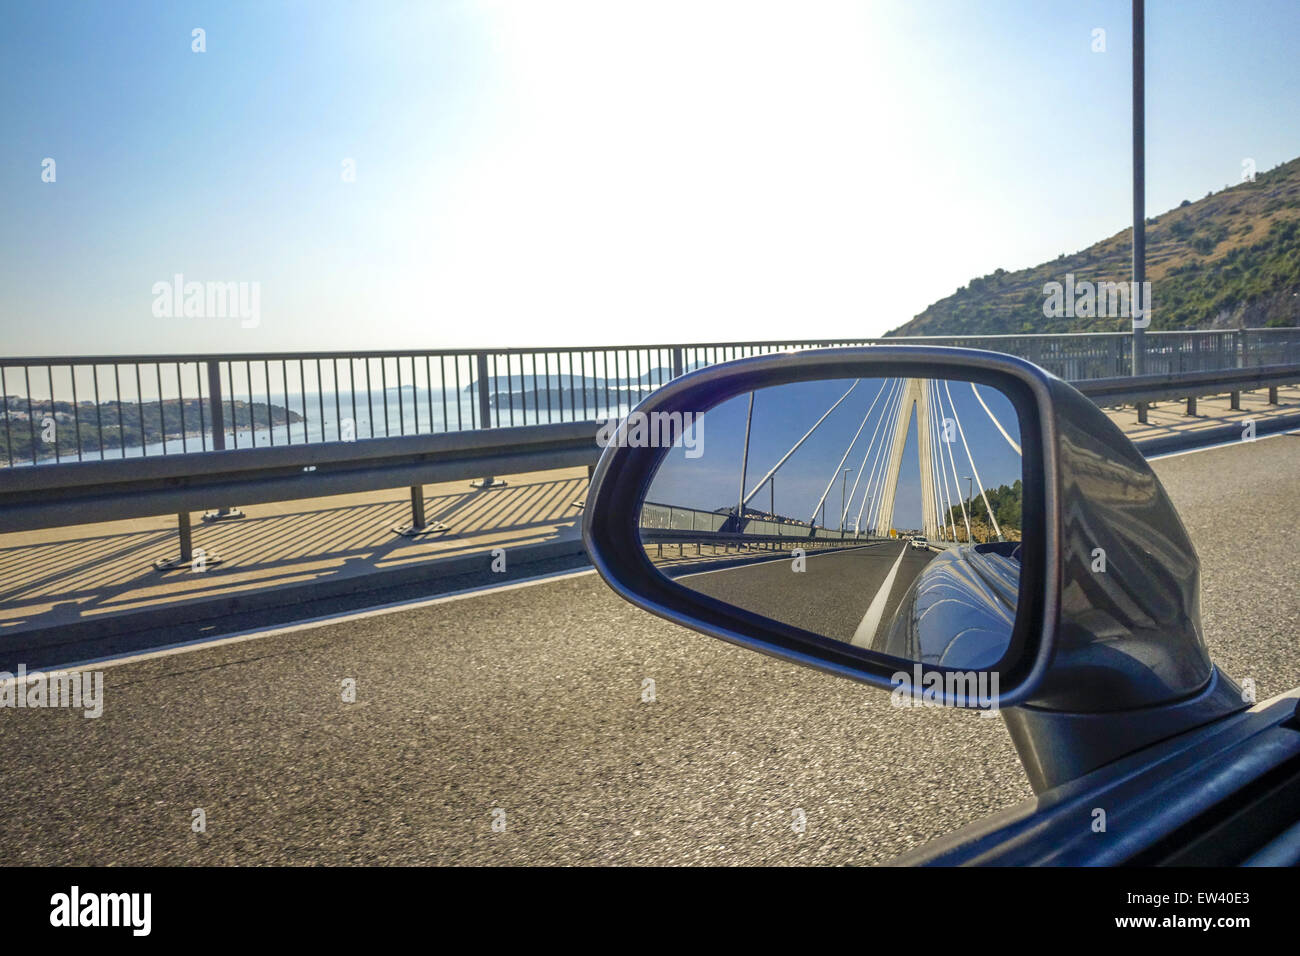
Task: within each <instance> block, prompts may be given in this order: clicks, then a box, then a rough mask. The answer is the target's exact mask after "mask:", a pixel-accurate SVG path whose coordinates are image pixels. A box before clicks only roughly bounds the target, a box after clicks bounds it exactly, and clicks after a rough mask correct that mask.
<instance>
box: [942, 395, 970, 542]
mask: <svg viewBox="0 0 1300 956" xmlns="http://www.w3.org/2000/svg"><path fill="white" fill-rule="evenodd" d="M934 391H935V394H936V395H939V387H938V385H936V386H935V390H934ZM948 398H949V400H950V401H951V399H952V395H949V396H948ZM939 408H940V409H942V408H943V396H942V395H939ZM954 412H955V410H954ZM943 417H944V421H945V423H946V422H947V418H948V416H947V414H946V413H945V414H944V416H943ZM943 444H944V445H946V446H947V448H948V467H950V468H951V469H952V483H953V484H954V485H956V486H957V500H958V501H959V502H960V503H961V516H962V520H963V521H965V522H966V543H967V544H973V543H974V541H975V536H974V535H973V534H971V529H970V513H969V512H968V511H967V510H966V500H965V499H964V498H962V496H961V479H960V478H958V477H957V463H956V462H955V461H954V460H953V457H952V442H951V441H949V440H948V439H947V438H945V439H944V441H943Z"/></svg>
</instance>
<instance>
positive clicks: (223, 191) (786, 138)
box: [0, 0, 1300, 355]
mask: <svg viewBox="0 0 1300 956" xmlns="http://www.w3.org/2000/svg"><path fill="white" fill-rule="evenodd" d="M195 28H202V29H203V30H204V31H205V42H206V52H203V53H196V52H193V51H192V49H191V46H192V42H193V40H192V30H193V29H195ZM1095 28H1102V29H1104V30H1105V31H1106V34H1105V45H1106V49H1105V52H1093V50H1092V46H1093V43H1094V40H1093V30H1094V29H1095ZM1297 37H1300V3H1296V2H1295V0H1276V2H1265V0H1251V2H1248V3H1244V2H1243V3H1235V2H1234V3H1229V2H1222V3H1211V2H1187V0H1179V2H1161V0H1152V2H1149V3H1148V10H1147V83H1148V180H1147V181H1148V211H1149V212H1150V213H1152V214H1154V213H1156V212H1159V211H1161V210H1164V209H1166V208H1168V207H1171V206H1174V205H1176V204H1177V203H1178V202H1180V201H1181V200H1183V199H1185V198H1193V199H1195V198H1199V197H1201V196H1203V195H1205V193H1206V192H1207V191H1208V190H1210V189H1221V188H1223V186H1224V185H1226V184H1228V183H1235V182H1237V181H1238V180H1239V179H1240V176H1241V163H1242V160H1243V159H1245V158H1250V159H1253V160H1254V161H1255V163H1256V165H1257V167H1258V168H1259V169H1260V170H1264V169H1268V168H1271V167H1272V166H1274V165H1276V164H1277V163H1279V162H1281V161H1284V160H1286V159H1290V158H1292V157H1294V156H1296V155H1297V154H1300V110H1297V108H1296V104H1297V103H1300V79H1298V73H1300V70H1298V68H1297V57H1296V55H1295V43H1296V38H1297ZM1129 56H1130V47H1129V6H1128V3H1127V2H1074V3H1056V2H1050V3H1049V2H1038V3H1028V2H980V3H972V2H960V0H912V2H896V3H884V2H882V3H865V2H856V3H855V2H816V0H803V2H799V3H794V2H785V3H765V2H761V0H744V2H710V0H691V2H674V0H653V2H644V3H643V2H632V0H591V2H571V0H517V2H486V0H485V2H469V0H447V2H434V0H430V2H425V3H397V2H387V0H368V2H364V3H356V2H349V3H341V2H325V0H311V2H300V3H283V2H258V3H229V2H220V3H211V4H202V3H180V2H170V0H169V2H157V3H147V2H129V3H128V2H114V3H92V2H87V0H75V2H67V3H58V2H49V3H39V4H19V3H6V4H4V6H3V10H2V11H0V80H2V81H3V89H4V103H5V107H4V109H5V120H4V136H3V140H2V141H0V176H2V177H3V189H2V190H0V220H2V221H3V223H4V229H3V234H2V235H3V238H2V239H0V243H2V246H0V331H2V332H3V336H2V338H0V347H2V348H3V352H4V353H5V354H8V355H14V354H25V355H42V354H70V353H71V354H87V353H103V352H107V353H129V352H193V351H205V350H213V351H215V350H223V351H240V352H247V351H261V350H278V349H308V348H311V349H358V348H387V347H393V348H436V347H456V346H474V345H514V346H527V345H582V344H598V343H605V344H625V343H633V342H638V343H640V342H669V341H719V340H749V339H779V338H791V337H793V338H807V337H815V336H822V335H826V336H832V335H837V336H864V335H874V334H879V333H882V332H884V331H886V330H888V329H890V328H893V327H895V326H897V325H899V324H901V323H903V322H905V321H907V320H908V319H909V318H911V317H912V316H913V315H915V314H916V313H917V312H919V311H920V310H922V309H923V308H924V307H925V306H927V305H928V304H929V303H931V302H932V301H934V300H935V299H938V298H940V297H942V296H944V295H947V294H950V293H951V292H952V291H953V290H954V289H956V288H957V287H958V286H961V285H964V284H965V283H966V281H967V280H968V279H970V278H971V277H972V276H976V275H982V274H985V273H988V272H990V271H992V270H993V269H994V268H996V267H999V266H1001V267H1004V268H1008V269H1013V268H1018V267H1022V266H1027V265H1032V264H1035V263H1037V262H1040V261H1042V260H1045V259H1049V258H1053V257H1055V256H1056V255H1058V254H1059V253H1061V252H1072V251H1075V250H1077V249H1080V248H1082V247H1084V246H1087V245H1089V244H1091V243H1092V242H1094V241H1095V240H1097V239H1100V238H1102V237H1105V236H1108V235H1111V234H1113V233H1115V232H1117V231H1119V230H1120V229H1122V228H1123V227H1124V226H1125V225H1126V223H1127V220H1128V218H1129V204H1130V193H1129V145H1130V144H1129V80H1130V75H1129V66H1130V62H1129ZM46 158H50V159H53V160H54V161H55V164H56V165H55V171H56V178H55V181H54V182H44V181H42V169H43V165H42V164H43V160H45V159H46ZM345 160H352V161H353V162H354V168H355V182H345V181H344V178H343V175H342V172H343V165H344V161H345ZM178 273H179V274H182V275H184V277H185V279H186V281H200V282H207V281H236V282H248V283H254V282H255V283H258V284H259V285H258V290H259V295H260V316H259V321H258V323H257V324H256V327H253V328H244V327H242V326H243V325H244V323H241V321H240V320H239V319H238V318H237V317H229V318H228V317H220V316H219V317H212V316H209V317H203V318H199V317H190V318H184V317H179V318H177V317H172V318H164V317H159V316H156V315H155V314H154V309H153V306H154V300H155V295H154V292H153V291H152V290H153V286H154V284H155V283H158V282H170V281H171V279H172V277H173V276H174V275H176V274H178Z"/></svg>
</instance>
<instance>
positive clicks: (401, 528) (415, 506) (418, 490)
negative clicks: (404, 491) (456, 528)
mask: <svg viewBox="0 0 1300 956" xmlns="http://www.w3.org/2000/svg"><path fill="white" fill-rule="evenodd" d="M449 530H450V528H449V527H448V526H447V525H445V524H443V523H442V522H441V521H436V522H434V523H433V524H429V523H428V522H427V521H426V520H425V517H424V486H423V485H411V523H410V524H395V525H393V533H394V534H400V535H401V536H402V537H404V538H417V537H419V536H420V535H422V534H441V533H442V532H444V531H449Z"/></svg>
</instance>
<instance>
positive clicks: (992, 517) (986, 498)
mask: <svg viewBox="0 0 1300 956" xmlns="http://www.w3.org/2000/svg"><path fill="white" fill-rule="evenodd" d="M943 387H944V391H946V392H948V401H949V402H950V403H951V402H952V391H951V390H949V388H948V383H947V381H945V382H944V383H943ZM952 417H953V418H955V419H957V434H959V435H961V444H962V447H963V448H965V449H966V460H967V461H969V462H970V470H971V474H973V475H974V476H975V483H976V484H977V485H979V486H980V497H981V498H983V499H984V507H985V508H987V509H988V513H989V521H991V522H992V523H993V533H994V534H996V535H997V536H998V538H999V539H1001V537H1002V529H1001V528H999V527H998V518H997V515H995V514H994V513H993V509H992V508H991V507H990V506H989V496H988V495H987V494H985V493H984V481H983V479H981V478H980V472H979V469H978V468H976V467H975V458H974V456H973V455H971V453H970V445H968V444H966V430H965V429H964V428H962V427H961V417H960V416H959V415H958V414H957V406H956V405H953V408H952Z"/></svg>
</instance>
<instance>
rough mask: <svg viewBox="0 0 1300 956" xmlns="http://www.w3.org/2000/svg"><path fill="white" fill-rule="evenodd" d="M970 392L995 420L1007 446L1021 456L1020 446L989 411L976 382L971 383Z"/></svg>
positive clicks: (994, 422)
mask: <svg viewBox="0 0 1300 956" xmlns="http://www.w3.org/2000/svg"><path fill="white" fill-rule="evenodd" d="M970 390H971V391H972V392H974V393H975V397H976V398H978V399H979V402H980V405H981V406H982V407H983V408H984V411H986V412H988V414H989V418H991V419H993V424H994V425H996V426H997V428H998V431H1000V432H1001V433H1002V437H1003V438H1005V439H1006V440H1007V444H1008V445H1010V446H1011V447H1012V448H1014V449H1015V450H1016V454H1017V455H1020V454H1021V451H1020V446H1019V445H1018V444H1016V442H1015V441H1013V440H1012V438H1011V436H1010V435H1008V434H1007V430H1006V429H1005V428H1003V427H1002V423H1001V422H1000V421H998V419H997V416H996V415H994V414H993V412H992V411H991V410H990V409H989V407H988V406H987V405H985V404H984V397H983V396H982V395H980V393H979V390H978V389H977V388H976V387H975V383H974V382H971V383H970ZM1022 457H1023V456H1022Z"/></svg>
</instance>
